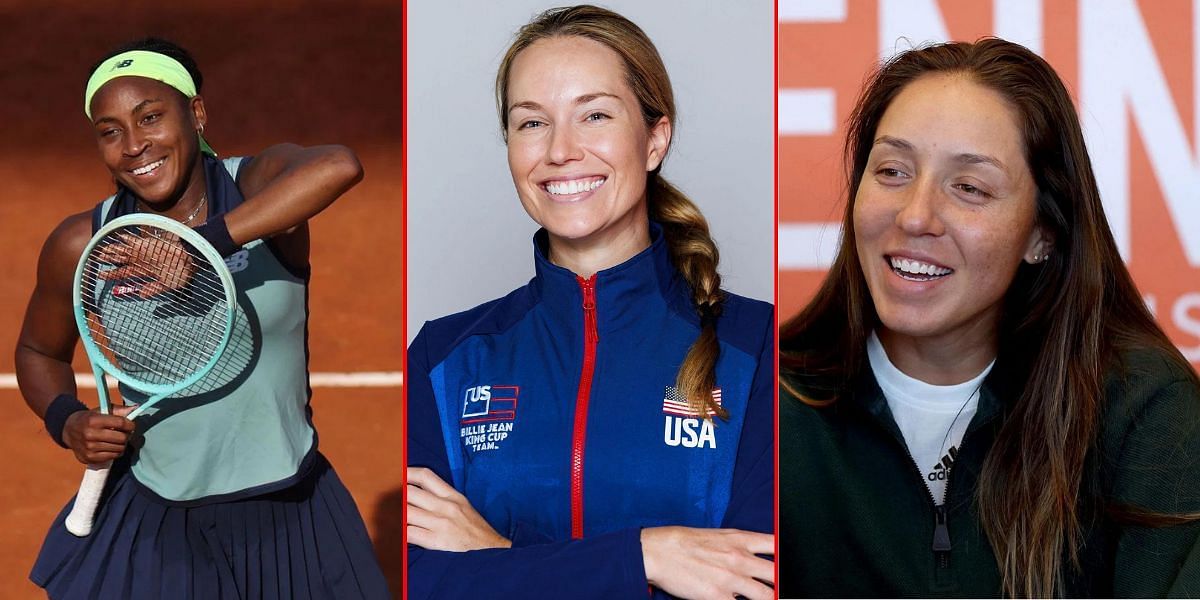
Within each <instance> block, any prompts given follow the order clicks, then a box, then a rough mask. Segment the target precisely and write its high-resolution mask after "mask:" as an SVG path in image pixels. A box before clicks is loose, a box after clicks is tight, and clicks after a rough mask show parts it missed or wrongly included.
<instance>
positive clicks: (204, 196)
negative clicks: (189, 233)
mask: <svg viewBox="0 0 1200 600" xmlns="http://www.w3.org/2000/svg"><path fill="white" fill-rule="evenodd" d="M207 201H208V194H200V201H199V202H197V203H196V208H194V209H192V214H190V215H188V218H186V219H184V220H182V221H180V223H183V224H184V225H191V224H192V221H194V220H196V215H198V214H200V209H201V208H204V204H205V202H207Z"/></svg>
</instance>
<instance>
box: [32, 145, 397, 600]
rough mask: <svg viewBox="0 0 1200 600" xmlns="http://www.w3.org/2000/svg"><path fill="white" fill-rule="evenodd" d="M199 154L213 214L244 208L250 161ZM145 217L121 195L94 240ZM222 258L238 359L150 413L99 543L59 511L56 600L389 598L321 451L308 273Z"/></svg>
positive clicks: (115, 480) (47, 555) (50, 566)
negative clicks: (232, 296)
mask: <svg viewBox="0 0 1200 600" xmlns="http://www.w3.org/2000/svg"><path fill="white" fill-rule="evenodd" d="M203 160H204V163H203V164H204V169H205V177H206V180H207V184H208V199H209V209H208V210H209V216H212V215H216V214H220V213H224V212H228V211H229V210H232V209H233V208H234V207H235V206H237V205H238V204H240V203H241V201H242V195H241V192H240V191H239V190H238V187H237V184H236V178H237V174H238V173H239V171H240V169H241V168H242V167H244V166H245V165H246V164H248V163H249V161H250V159H249V158H230V159H225V160H224V161H220V160H217V159H215V158H212V157H208V156H205V157H204V159H203ZM136 210H137V205H136V198H135V197H134V196H133V195H132V194H131V193H129V192H128V191H126V190H121V191H120V192H118V193H117V194H116V195H114V196H113V197H110V198H109V199H107V200H105V201H104V202H102V203H101V204H99V205H98V206H97V207H96V209H95V210H94V211H93V218H92V228H93V232H94V231H96V230H98V229H99V228H100V227H101V226H102V225H103V224H104V223H107V222H108V221H110V220H112V219H114V218H116V217H119V216H122V215H125V214H129V213H132V212H136ZM225 263H226V266H228V267H229V270H230V272H231V274H232V275H233V279H234V284H235V287H236V288H237V290H236V291H237V300H238V310H237V314H236V317H235V322H234V330H233V334H232V337H231V341H230V344H229V347H228V349H227V350H226V351H225V353H224V354H223V355H222V357H221V359H220V361H219V362H218V363H217V366H216V367H215V368H214V370H213V372H212V373H210V374H209V375H208V376H206V377H205V378H204V379H203V380H201V381H200V382H199V383H197V384H195V385H193V386H192V387H191V388H188V389H186V390H184V391H182V392H180V393H179V394H178V395H177V396H178V397H172V398H169V399H166V400H163V401H162V402H160V403H159V404H157V405H156V406H154V407H153V408H151V409H148V410H147V411H146V414H145V415H143V416H141V417H139V418H138V420H137V422H138V432H139V435H140V436H141V439H140V440H137V441H135V442H133V443H131V444H130V446H129V449H128V451H127V453H126V455H125V456H124V457H122V458H121V459H119V460H118V461H116V463H115V464H114V467H113V472H112V476H111V477H110V478H109V481H108V486H107V488H106V490H105V495H104V497H103V499H102V500H101V504H100V509H99V511H98V514H97V517H96V525H95V528H94V530H93V531H92V533H91V535H89V536H87V537H82V538H79V537H75V536H73V535H71V534H70V533H68V532H67V530H66V528H65V527H64V525H63V520H64V519H65V517H66V515H67V513H68V512H69V511H70V507H71V504H70V503H68V505H67V506H66V507H65V508H64V509H63V511H62V512H61V513H60V514H59V516H58V518H57V519H56V520H55V522H54V524H53V525H52V526H51V528H50V532H49V534H48V535H47V536H46V541H45V543H44V544H43V546H42V550H41V553H40V555H39V556H38V560H37V563H36V564H35V565H34V568H33V572H32V573H31V575H30V578H31V579H32V580H33V581H34V582H35V583H37V584H38V585H40V586H42V587H44V588H45V589H46V591H47V593H48V594H49V596H50V597H51V598H198V599H208V598H337V599H342V598H387V597H389V594H388V591H387V584H386V582H385V581H384V578H383V575H382V572H381V571H380V568H379V564H378V561H377V560H376V558H375V555H374V553H373V551H372V547H371V541H370V539H369V538H368V537H367V532H366V528H365V527H364V525H363V522H362V518H361V516H360V515H359V514H358V510H357V508H356V507H355V504H354V500H353V499H352V498H351V497H350V494H349V492H347V490H346V488H345V487H344V486H343V485H342V483H341V481H340V480H339V479H338V477H337V475H336V474H335V473H334V471H333V469H332V467H331V466H330V465H329V463H328V462H327V461H326V460H325V458H324V456H322V455H321V454H320V453H319V452H318V451H317V435H316V430H315V429H314V428H313V425H312V410H311V407H310V406H309V398H310V395H311V391H310V388H309V385H308V351H307V317H308V309H307V301H308V279H309V273H308V269H307V267H305V268H304V269H303V270H300V269H296V268H293V267H290V266H289V265H288V264H287V263H286V262H284V261H282V260H281V259H280V257H279V256H278V255H277V254H276V251H275V249H274V248H273V246H272V244H271V242H269V241H265V240H256V241H253V242H250V243H248V244H246V245H245V246H243V247H242V248H241V249H239V250H238V251H237V252H236V253H234V254H233V255H231V256H229V257H228V258H227V259H226V261H225ZM114 293H117V292H116V291H114ZM181 318H186V317H181ZM121 396H122V398H123V399H125V401H126V402H134V403H136V402H138V401H139V400H140V399H143V398H144V395H142V394H140V393H139V392H137V391H136V390H132V389H127V388H125V387H123V386H122V388H121Z"/></svg>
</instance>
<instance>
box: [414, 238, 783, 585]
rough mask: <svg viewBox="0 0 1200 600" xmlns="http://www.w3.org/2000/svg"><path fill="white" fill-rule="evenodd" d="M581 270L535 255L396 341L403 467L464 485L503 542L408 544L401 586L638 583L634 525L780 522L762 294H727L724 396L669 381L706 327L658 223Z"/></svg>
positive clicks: (770, 351)
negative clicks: (403, 412) (482, 294)
mask: <svg viewBox="0 0 1200 600" xmlns="http://www.w3.org/2000/svg"><path fill="white" fill-rule="evenodd" d="M651 235H652V239H653V241H652V243H651V245H650V247H649V248H647V249H646V250H644V251H643V252H641V253H640V254H638V255H636V256H634V257H633V258H631V259H629V260H628V261H626V262H624V263H622V264H620V265H618V266H616V267H613V268H611V269H607V270H604V271H601V272H599V273H597V274H596V275H594V276H593V277H592V278H590V279H587V280H584V279H582V278H579V277H578V276H576V275H575V274H574V273H571V272H570V271H568V270H566V269H563V268H561V267H558V266H555V265H554V264H552V263H550V261H549V260H547V258H546V254H545V252H544V250H543V248H545V237H544V236H545V234H544V232H540V233H539V234H538V236H536V237H535V243H534V247H535V252H534V255H535V261H536V273H537V274H536V276H535V277H534V278H533V279H532V280H531V281H530V282H529V283H528V284H527V285H525V286H524V287H521V288H519V289H517V290H515V291H514V292H512V293H510V294H509V295H507V296H505V297H503V298H500V299H498V300H494V301H492V302H489V303H486V304H483V305H481V306H478V307H476V308H474V309H471V310H469V311H466V312H463V313H459V314H456V315H451V316H448V317H444V318H442V319H438V320H436V321H431V322H428V323H426V324H425V326H424V327H423V328H422V330H421V332H420V333H419V334H418V335H417V337H416V339H415V340H414V341H413V343H412V346H411V348H410V349H409V355H408V357H409V358H408V360H409V364H408V373H409V379H408V421H407V422H408V432H409V444H408V464H409V465H412V466H424V467H429V468H431V469H433V470H434V471H435V472H436V473H437V474H438V475H439V476H440V477H442V479H444V480H446V481H447V482H450V483H452V484H453V485H454V487H455V488H456V489H458V490H459V491H460V492H462V493H463V494H464V495H465V496H466V497H467V499H468V500H470V502H471V505H472V506H473V507H475V509H476V510H478V511H479V512H480V514H481V515H483V517H484V518H486V519H487V521H488V522H489V523H490V524H491V525H492V527H494V528H495V529H496V530H497V531H498V532H499V533H500V534H501V535H504V536H505V537H508V538H509V539H511V540H512V541H513V548H511V549H495V550H480V551H473V552H463V553H456V552H437V551H428V550H424V549H422V548H418V547H416V546H410V547H409V549H408V551H409V554H408V564H409V570H408V576H409V598H412V599H414V600H417V599H421V598H433V597H436V598H467V597H470V598H480V597H487V598H505V597H514V598H515V597H520V598H529V597H531V595H532V596H536V597H570V598H588V597H595V598H625V597H633V598H645V597H646V595H647V583H646V577H645V572H644V569H643V565H642V555H641V543H640V541H639V535H640V530H641V528H642V527H652V526H658V525H685V526H692V527H734V528H739V529H748V530H753V531H761V532H772V531H773V530H774V514H773V498H774V443H773V440H774V434H773V430H774V416H773V415H774V383H773V381H774V343H775V335H774V332H775V326H774V315H773V310H772V307H771V305H769V304H767V303H764V302H759V301H756V300H750V299H747V298H743V297H740V296H736V295H733V294H728V295H727V296H726V299H725V302H724V305H723V311H722V314H721V316H720V318H719V320H718V322H717V334H718V337H719V339H720V342H721V354H720V359H719V361H718V363H717V385H718V388H719V389H718V391H716V392H714V394H715V395H717V396H718V397H719V400H720V402H721V405H722V406H723V407H724V408H725V409H726V410H728V411H729V419H728V420H722V419H720V418H714V419H712V420H705V419H701V418H700V416H699V415H696V414H693V413H689V411H688V409H687V406H686V403H683V402H682V401H681V399H679V398H678V397H677V396H676V395H675V392H674V387H673V386H674V383H675V377H676V374H677V372H678V369H679V365H680V363H682V361H683V358H684V356H685V355H686V354H687V350H688V348H689V347H690V346H691V344H692V342H693V341H694V340H695V339H696V337H697V335H698V334H699V331H700V323H699V317H698V316H697V315H696V312H695V310H694V309H693V308H692V305H691V301H690V292H689V288H688V286H687V283H686V282H685V281H684V279H683V278H682V276H681V275H680V274H679V272H678V271H676V270H675V268H674V267H673V266H672V265H671V261H670V257H669V255H668V252H667V248H666V245H665V243H664V240H663V239H662V234H661V230H660V228H659V227H658V226H657V225H655V224H652V227H651Z"/></svg>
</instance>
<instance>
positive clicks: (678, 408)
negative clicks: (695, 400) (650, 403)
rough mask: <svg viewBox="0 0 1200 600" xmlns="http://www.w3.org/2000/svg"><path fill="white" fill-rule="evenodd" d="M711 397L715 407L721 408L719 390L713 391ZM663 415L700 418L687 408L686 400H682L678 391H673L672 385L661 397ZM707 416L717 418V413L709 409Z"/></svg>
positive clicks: (698, 414) (696, 413)
mask: <svg viewBox="0 0 1200 600" xmlns="http://www.w3.org/2000/svg"><path fill="white" fill-rule="evenodd" d="M712 395H713V401H714V402H716V404H717V406H721V388H717V389H715V390H713V392H712ZM663 414H667V415H675V416H677V417H692V418H696V419H698V418H700V413H699V412H697V411H694V410H692V409H690V408H688V403H687V398H684V397H683V394H680V393H679V390H677V389H675V386H673V385H668V386H667V389H666V392H665V394H664V396H663ZM708 416H710V417H715V416H717V412H716V411H714V410H713V409H711V408H710V409H708Z"/></svg>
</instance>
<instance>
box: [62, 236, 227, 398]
mask: <svg viewBox="0 0 1200 600" xmlns="http://www.w3.org/2000/svg"><path fill="white" fill-rule="evenodd" d="M84 290H85V293H84V294H83V306H84V308H85V310H86V313H87V315H88V319H87V323H88V330H89V334H90V336H89V337H90V338H91V339H92V341H93V342H94V343H95V345H96V346H97V347H99V348H100V350H101V351H102V353H103V354H104V355H105V357H106V358H107V359H108V360H109V361H110V362H111V363H113V365H114V366H116V367H117V368H119V369H121V370H122V371H124V372H126V373H127V374H128V375H130V376H131V377H134V378H136V379H139V380H142V381H144V382H147V383H152V384H156V385H163V384H173V383H177V382H179V381H182V380H184V379H186V378H188V377H189V376H191V375H192V374H194V373H196V372H197V371H200V370H201V369H202V368H204V367H205V366H206V365H207V364H208V363H209V362H210V361H211V360H212V358H213V357H214V355H216V354H217V352H218V351H219V350H220V347H221V344H222V342H223V339H224V335H225V330H226V327H227V323H226V314H227V311H228V310H229V307H228V306H227V300H226V295H225V289H224V286H223V285H222V281H221V279H220V277H219V276H218V275H217V272H216V270H215V268H214V266H213V265H212V264H211V263H210V262H209V261H208V259H206V258H205V257H204V255H203V254H201V253H199V252H198V251H196V250H195V248H192V247H191V246H189V245H188V244H186V243H184V242H183V241H182V240H180V238H179V237H177V236H175V235H174V234H171V233H168V232H166V231H163V230H161V229H158V228H155V227H152V226H146V225H140V226H131V227H126V228H121V229H118V230H117V231H115V232H113V233H111V234H109V235H108V236H106V237H105V238H104V239H103V240H101V241H100V242H99V243H97V244H96V245H95V246H94V247H93V249H92V251H91V252H90V254H89V256H88V258H87V259H86V262H85V264H84Z"/></svg>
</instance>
